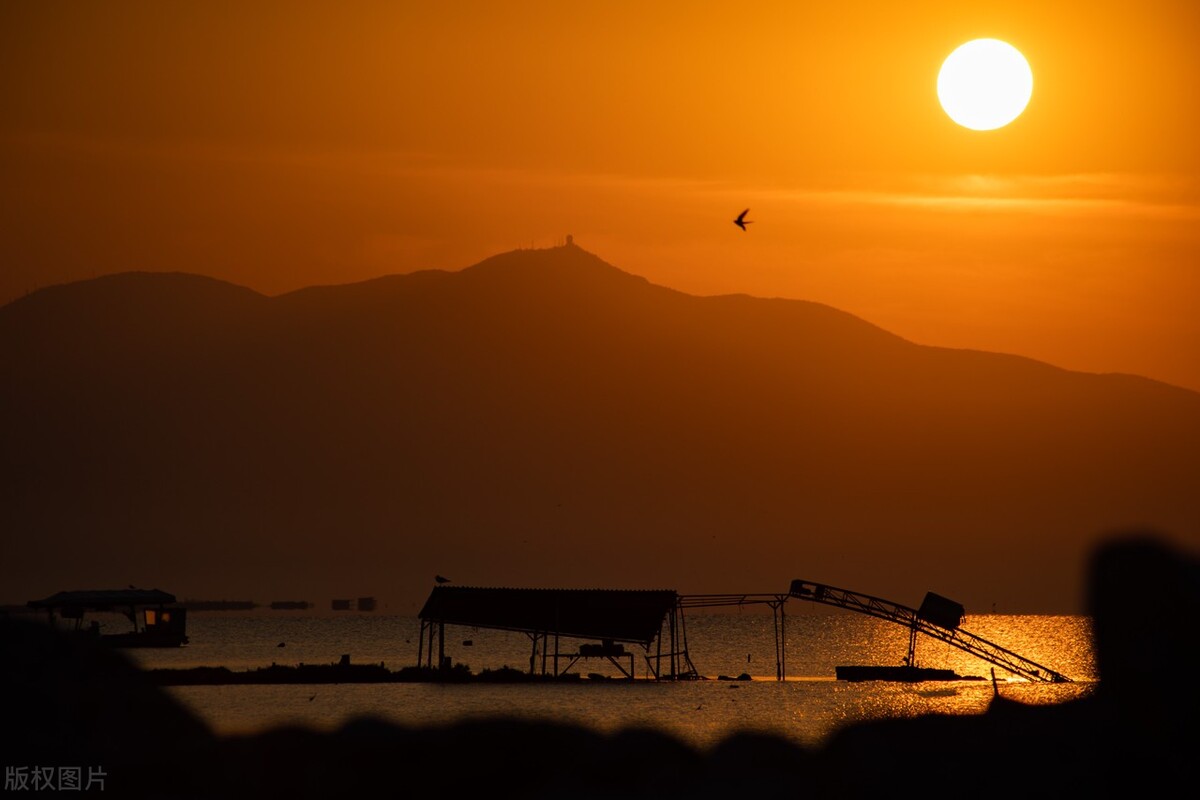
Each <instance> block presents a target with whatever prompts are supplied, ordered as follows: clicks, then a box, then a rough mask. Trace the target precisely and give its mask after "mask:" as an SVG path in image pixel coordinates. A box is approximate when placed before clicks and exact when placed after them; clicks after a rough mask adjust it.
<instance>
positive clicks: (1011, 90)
mask: <svg viewBox="0 0 1200 800" xmlns="http://www.w3.org/2000/svg"><path fill="white" fill-rule="evenodd" d="M937 93H938V100H939V101H941V104H942V108H943V109H945V110H946V113H947V114H948V115H949V116H950V119H952V120H954V121H955V122H957V123H958V124H959V125H962V126H963V127H964V128H970V129H971V130H976V131H990V130H995V129H996V128H1002V127H1004V126H1005V125H1007V124H1008V123H1010V122H1012V121H1013V120H1014V119H1016V118H1017V117H1019V116H1020V115H1021V112H1022V111H1024V110H1025V106H1027V105H1029V98H1030V97H1032V96H1033V72H1032V71H1031V70H1030V69H1029V62H1028V61H1026V60H1025V56H1023V55H1021V51H1020V50H1018V49H1017V48H1015V47H1013V46H1012V45H1011V44H1008V43H1007V42H1002V41H1000V40H999V39H976V40H975V41H972V42H967V43H966V44H964V45H962V46H961V47H959V48H958V49H957V50H955V51H954V52H953V53H951V54H950V56H949V57H948V58H947V59H946V61H945V62H944V63H943V64H942V70H941V72H939V73H938V82H937Z"/></svg>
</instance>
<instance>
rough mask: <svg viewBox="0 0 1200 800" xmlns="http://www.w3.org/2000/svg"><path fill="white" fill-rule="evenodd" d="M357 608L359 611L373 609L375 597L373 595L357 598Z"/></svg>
mask: <svg viewBox="0 0 1200 800" xmlns="http://www.w3.org/2000/svg"><path fill="white" fill-rule="evenodd" d="M358 610H359V611H374V610H375V598H374V597H360V598H358Z"/></svg>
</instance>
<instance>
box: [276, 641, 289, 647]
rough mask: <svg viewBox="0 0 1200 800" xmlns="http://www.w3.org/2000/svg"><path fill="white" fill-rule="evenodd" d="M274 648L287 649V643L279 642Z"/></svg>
mask: <svg viewBox="0 0 1200 800" xmlns="http://www.w3.org/2000/svg"><path fill="white" fill-rule="evenodd" d="M275 646H276V647H287V642H280V643H279V644H277V645H275Z"/></svg>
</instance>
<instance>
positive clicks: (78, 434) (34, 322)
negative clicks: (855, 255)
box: [0, 247, 1200, 610]
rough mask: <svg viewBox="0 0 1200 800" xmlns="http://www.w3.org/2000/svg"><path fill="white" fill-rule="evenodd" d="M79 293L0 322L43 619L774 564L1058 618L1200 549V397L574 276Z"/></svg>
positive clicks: (763, 306)
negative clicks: (1140, 547)
mask: <svg viewBox="0 0 1200 800" xmlns="http://www.w3.org/2000/svg"><path fill="white" fill-rule="evenodd" d="M94 281H96V282H98V283H95V282H82V284H83V285H80V284H72V285H68V287H69V288H63V289H60V290H59V291H58V292H57V293H55V290H54V289H46V290H42V291H43V292H46V293H47V294H42V293H34V294H33V295H30V296H28V297H26V298H22V299H21V300H19V301H14V303H12V304H10V305H9V306H5V307H2V308H0V378H2V379H3V381H2V382H3V383H4V385H7V386H9V387H12V388H11V390H10V391H8V392H6V393H4V394H3V395H0V406H2V408H0V410H3V412H4V414H5V417H6V418H10V419H20V420H23V421H25V424H24V425H21V426H17V427H15V428H14V429H12V430H10V431H9V432H8V433H6V434H5V439H6V447H5V451H6V457H5V459H4V462H3V468H4V474H5V476H6V480H5V482H4V483H5V486H6V487H7V490H6V492H5V494H6V495H7V497H6V498H5V502H6V504H7V505H8V507H9V509H10V522H11V523H12V528H11V529H12V530H21V531H24V532H25V535H24V536H23V537H21V539H20V541H19V542H17V543H16V545H15V547H14V554H15V555H16V556H18V558H16V559H14V560H13V561H12V562H10V563H14V564H15V563H55V562H56V559H55V552H56V551H55V549H54V548H53V547H51V546H50V545H48V544H47V542H48V541H50V542H59V543H68V542H69V543H70V544H71V547H72V548H74V550H75V552H76V555H74V556H72V557H70V558H63V557H62V556H61V555H60V556H59V559H58V561H59V566H58V568H57V569H56V575H58V576H59V577H60V578H61V579H60V580H58V581H56V582H55V584H54V585H53V586H46V585H43V584H39V585H38V586H37V587H36V588H35V587H32V586H30V585H29V580H30V576H29V575H28V574H26V571H25V570H22V569H18V568H16V567H14V566H10V567H5V568H0V573H2V574H0V577H2V578H3V579H4V581H5V583H6V584H7V585H11V586H14V587H15V586H24V587H26V588H25V590H24V592H23V593H26V594H29V597H34V596H41V595H44V594H47V593H51V592H53V591H57V590H58V589H65V588H69V586H67V585H59V584H60V583H78V582H83V583H87V584H89V585H96V584H98V583H101V582H103V581H102V580H100V578H101V577H104V576H108V577H109V578H110V579H111V580H110V582H113V583H114V584H115V585H125V583H135V584H137V585H159V586H168V585H170V586H171V587H173V590H174V591H176V592H177V594H180V595H181V596H183V595H192V596H201V595H214V593H215V594H223V595H225V596H260V595H261V594H262V591H259V590H258V589H259V588H261V589H264V590H265V589H267V588H270V587H275V592H276V593H278V594H279V595H280V596H283V595H287V596H294V595H298V594H301V593H303V592H304V591H307V589H306V587H312V588H311V591H318V588H317V587H322V588H321V589H320V591H326V592H328V593H329V595H330V596H340V595H343V594H346V593H347V592H350V593H351V594H373V595H376V596H380V597H387V596H389V595H393V596H395V597H396V598H397V599H396V600H395V603H396V604H398V605H399V606H402V607H404V608H406V609H408V608H411V607H412V606H413V605H415V604H417V603H418V602H419V600H420V599H422V597H423V593H424V591H425V582H426V581H427V580H428V579H429V577H430V576H432V575H433V574H434V573H435V572H442V573H446V572H450V571H451V569H453V571H454V572H455V573H456V574H458V575H461V576H474V577H472V578H471V582H472V583H476V584H489V583H506V584H510V585H522V584H525V585H529V584H538V583H541V584H542V585H545V584H546V583H549V584H553V585H572V584H578V585H602V584H609V585H624V586H629V587H635V586H642V585H655V586H659V585H675V586H676V587H677V588H679V589H680V591H691V590H695V591H742V590H744V589H747V588H749V589H752V590H753V591H760V590H762V589H764V588H766V589H769V588H770V586H772V585H776V584H778V585H779V586H780V587H784V583H785V581H788V580H790V579H791V578H793V577H798V576H797V575H792V574H776V573H775V572H774V565H775V564H776V563H777V562H779V563H784V562H785V561H787V562H788V563H796V564H797V565H798V566H797V567H795V569H796V570H797V571H802V572H804V573H805V574H804V575H801V576H799V577H804V578H806V579H811V580H823V581H827V582H829V583H832V584H835V585H842V586H848V587H851V588H854V589H856V590H861V591H866V592H868V593H872V594H876V595H879V596H888V597H895V598H896V599H897V600H898V601H901V602H903V600H904V599H905V597H907V596H908V595H906V594H904V592H905V591H906V590H907V591H910V592H912V591H920V592H923V591H924V590H925V589H926V588H928V589H937V590H939V593H942V594H946V595H947V596H952V597H954V596H959V597H960V599H961V600H962V601H964V602H968V603H969V605H968V607H969V608H970V607H971V605H970V604H971V603H973V604H974V605H975V606H976V607H979V606H986V605H987V604H989V603H991V602H999V603H1001V604H1002V607H1008V608H1014V609H1015V608H1022V607H1025V608H1046V609H1060V610H1061V609H1065V608H1073V607H1076V603H1075V598H1076V597H1077V595H1078V593H1079V579H1080V576H1079V575H1078V564H1080V563H1082V561H1083V559H1082V558H1081V557H1080V554H1081V553H1083V552H1085V551H1086V550H1087V549H1088V548H1089V547H1091V546H1092V545H1093V544H1094V542H1095V539H1096V537H1097V536H1099V535H1101V534H1102V533H1103V532H1104V531H1107V530H1113V529H1117V528H1121V527H1125V526H1132V525H1157V526H1158V527H1161V528H1164V529H1166V530H1167V531H1168V532H1174V533H1175V535H1177V536H1178V537H1179V538H1181V539H1182V540H1184V541H1185V542H1188V543H1194V542H1195V541H1196V531H1197V529H1198V527H1200V526H1198V524H1197V521H1198V520H1200V510H1198V508H1197V500H1195V499H1194V498H1192V497H1191V495H1192V494H1193V492H1192V491H1191V489H1190V487H1191V486H1194V485H1196V484H1197V481H1198V480H1200V467H1198V462H1197V456H1196V453H1197V452H1200V394H1197V393H1194V392H1190V391H1189V390H1186V389H1183V388H1180V387H1173V386H1170V385H1168V384H1163V383H1161V382H1156V381H1152V380H1150V379H1146V378H1140V377H1139V376H1124V375H1120V374H1112V375H1094V374H1089V373H1080V372H1073V371H1070V370H1064V369H1061V368H1059V367H1055V366H1053V365H1049V364H1045V363H1043V362H1038V361H1035V360H1033V359H1027V358H1025V357H1022V356H1015V355H1011V354H997V353H987V352H984V351H972V350H955V349H947V348H937V347H930V346H927V345H920V344H916V343H913V342H909V341H907V340H904V339H902V338H900V337H898V336H895V335H894V334H891V333H889V332H887V331H885V330H883V329H882V328H879V327H878V326H874V325H872V324H871V323H869V322H866V321H864V320H860V319H859V318H857V317H855V316H853V315H850V314H847V313H846V312H842V311H839V310H837V309H832V308H830V307H828V306H823V305H821V304H817V303H809V302H807V301H796V300H783V299H777V298H774V299H772V298H753V297H749V296H745V295H721V296H714V297H696V296H692V295H687V294H684V293H682V292H677V291H675V290H673V289H669V288H666V287H660V286H656V285H655V284H651V283H650V282H648V281H646V280H645V279H643V278H640V277H638V276H633V275H630V274H629V273H625V272H623V271H620V270H618V269H617V268H615V267H612V266H611V265H608V264H606V263H605V262H603V261H602V260H600V259H599V258H597V257H596V256H593V255H592V254H590V253H586V252H585V251H582V250H580V249H579V248H574V247H569V248H554V249H551V250H545V251H512V252H510V253H506V254H500V255H498V256H495V257H493V258H491V259H487V260H485V261H484V262H481V263H480V264H479V265H475V266H473V267H468V268H467V269H464V270H461V271H459V272H440V271H434V270H430V271H424V272H419V273H410V274H408V275H398V276H385V277H382V278H378V279H374V280H372V281H366V282H361V283H355V284H344V285H340V286H332V287H310V288H308V289H303V290H298V291H296V292H290V293H286V294H283V295H278V296H274V297H268V296H265V295H261V294H259V293H257V292H253V291H252V290H249V289H245V288H244V287H238V286H236V285H234V284H226V283H224V282H220V281H214V280H213V279H206V278H202V277H196V276H191V277H188V276H184V275H182V274H176V275H173V276H157V277H146V276H142V277H138V276H137V274H136V273H131V274H126V276H125V277H120V278H118V277H111V276H110V277H109V278H107V279H106V278H98V279H94ZM149 284H153V285H155V286H157V287H159V288H160V289H161V288H162V287H168V291H167V296H169V297H172V298H173V299H171V300H170V301H169V302H168V301H166V300H164V301H161V302H155V301H154V300H153V296H154V295H153V292H151V291H150V290H148V289H147V288H146V286H147V285H149ZM68 300H69V301H70V302H67V301H68ZM81 304H82V305H81ZM85 312H86V313H85ZM93 534H95V535H93ZM164 536H165V537H167V543H169V545H170V546H169V547H168V546H167V544H165V543H164V544H160V545H156V544H155V542H156V541H158V540H159V538H160V537H164ZM757 542H762V543H765V544H767V545H769V548H768V549H767V550H766V551H765V552H761V551H760V548H758V547H756V546H755V543H757ZM106 543H110V544H106ZM111 543H119V546H116V545H113V544H111ZM156 546H157V547H165V548H166V549H164V550H162V552H163V554H164V556H167V555H169V556H170V557H168V558H166V559H165V560H162V561H160V560H156V559H154V558H150V557H149V556H148V555H146V556H143V555H141V553H142V551H143V550H146V549H147V548H149V549H151V550H152V549H154V548H155V547H156ZM110 547H115V550H118V551H120V552H123V553H127V554H128V553H131V552H132V553H134V554H136V555H135V556H133V557H129V558H125V559H121V558H117V557H116V556H115V554H114V553H112V552H110ZM231 552H236V553H237V554H238V557H237V558H235V559H233V561H232V563H230V559H229V557H228V554H229V553H231ZM768 553H769V554H770V556H769V557H768V556H767V554H768ZM389 565H390V566H389ZM804 565H808V566H810V567H811V568H812V569H814V570H818V571H819V573H820V574H814V573H813V572H812V571H810V570H809V569H803V570H802V569H801V567H802V566H804ZM657 566H662V569H657V568H656V567H657ZM790 569H791V568H789V570H790ZM128 572H134V573H136V574H135V575H127V573H128ZM551 576H553V578H551ZM465 579H466V577H464V578H463V580H465ZM122 581H123V582H122ZM934 582H936V584H937V586H934V585H927V584H930V583H934ZM214 584H216V585H214ZM363 584H369V585H367V586H363ZM906 587H909V588H907V589H906ZM914 587H915V588H914ZM889 592H891V593H890V594H889ZM988 596H990V599H989V597H988ZM401 597H403V598H404V599H399V598H401ZM1034 597H1036V598H1038V599H1036V600H1035V599H1032V598H1034ZM13 599H14V600H21V598H20V597H17V598H13ZM24 599H29V598H24ZM913 599H914V602H915V598H913Z"/></svg>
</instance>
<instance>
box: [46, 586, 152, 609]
mask: <svg viewBox="0 0 1200 800" xmlns="http://www.w3.org/2000/svg"><path fill="white" fill-rule="evenodd" d="M174 602H175V595H173V594H171V593H170V592H164V591H161V590H159V589H83V590H77V591H70V592H58V593H56V594H52V595H50V596H49V597H47V598H45V599H43V600H30V601H29V602H28V603H27V605H28V606H29V607H30V608H90V609H92V610H94V611H107V610H110V609H113V608H128V607H129V606H160V605H165V604H167V603H174Z"/></svg>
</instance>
